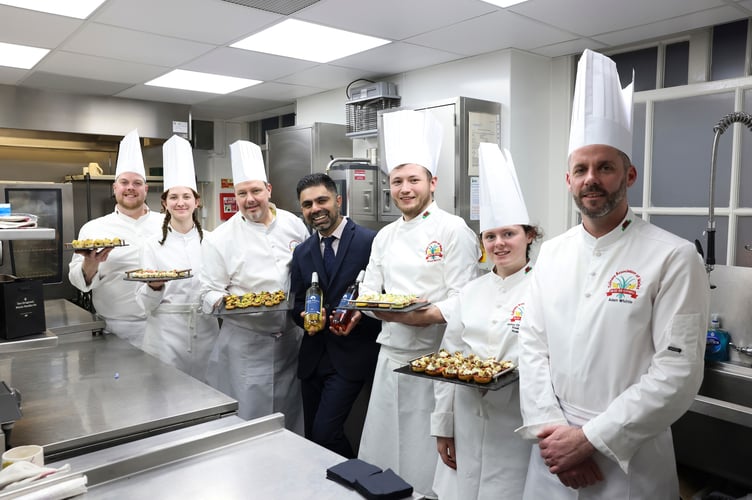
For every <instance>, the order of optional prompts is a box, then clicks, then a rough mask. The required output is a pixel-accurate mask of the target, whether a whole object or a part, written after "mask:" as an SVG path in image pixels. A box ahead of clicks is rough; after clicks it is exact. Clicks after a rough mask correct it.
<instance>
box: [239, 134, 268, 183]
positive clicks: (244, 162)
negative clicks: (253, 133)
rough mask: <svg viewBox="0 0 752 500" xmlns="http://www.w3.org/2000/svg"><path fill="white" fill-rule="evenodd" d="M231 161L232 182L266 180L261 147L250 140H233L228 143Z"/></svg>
mask: <svg viewBox="0 0 752 500" xmlns="http://www.w3.org/2000/svg"><path fill="white" fill-rule="evenodd" d="M230 159H231V161H232V182H233V183H235V184H238V183H240V182H246V181H264V182H267V180H266V170H265V169H264V157H263V156H262V155H261V148H260V147H258V146H257V145H256V144H254V143H252V142H250V141H235V142H233V143H232V144H230Z"/></svg>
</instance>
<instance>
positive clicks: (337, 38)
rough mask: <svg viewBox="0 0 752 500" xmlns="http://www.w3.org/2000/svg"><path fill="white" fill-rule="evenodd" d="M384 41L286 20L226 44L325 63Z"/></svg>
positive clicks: (294, 20)
mask: <svg viewBox="0 0 752 500" xmlns="http://www.w3.org/2000/svg"><path fill="white" fill-rule="evenodd" d="M387 43H390V42H389V40H384V39H383V38H375V37H372V36H367V35H360V34H358V33H352V32H350V31H344V30H338V29H335V28H327V27H325V26H320V25H318V24H312V23H307V22H304V21H298V20H297V19H287V20H285V21H282V22H281V23H279V24H276V25H274V26H272V27H271V28H268V29H265V30H264V31H261V32H259V33H256V34H255V35H251V36H249V37H248V38H245V39H243V40H241V41H239V42H236V43H233V44H232V45H230V47H235V48H238V49H245V50H254V51H256V52H265V53H267V54H274V55H278V56H285V57H294V58H295V59H304V60H306V61H314V62H318V63H326V62H329V61H333V60H335V59H341V58H343V57H346V56H349V55H352V54H357V53H358V52H363V51H364V50H368V49H372V48H374V47H379V46H381V45H385V44H387Z"/></svg>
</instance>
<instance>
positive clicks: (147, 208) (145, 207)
mask: <svg viewBox="0 0 752 500" xmlns="http://www.w3.org/2000/svg"><path fill="white" fill-rule="evenodd" d="M142 206H143V207H144V213H143V214H141V215H139V216H138V218H139V219H140V218H141V217H143V216H144V215H149V212H151V208H149V205H147V204H146V203H144V204H143V205H142ZM115 213H116V214H118V215H122V216H123V217H128V218H129V219H133V217H131V216H130V215H128V214H125V213H123V212H121V211H120V210H118V206H117V205H115ZM134 220H137V219H134Z"/></svg>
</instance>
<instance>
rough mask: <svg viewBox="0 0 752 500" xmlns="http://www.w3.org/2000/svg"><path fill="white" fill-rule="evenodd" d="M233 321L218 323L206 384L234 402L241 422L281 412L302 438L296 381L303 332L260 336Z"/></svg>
mask: <svg viewBox="0 0 752 500" xmlns="http://www.w3.org/2000/svg"><path fill="white" fill-rule="evenodd" d="M242 317H243V316H242V315H241V316H238V318H242ZM237 321H238V320H235V319H234V318H231V317H225V320H224V321H223V322H222V328H221V329H220V331H219V338H218V339H217V342H216V343H215V346H214V350H213V351H212V354H211V356H210V357H209V366H208V369H207V373H206V377H207V380H208V382H209V385H211V386H212V387H214V388H216V389H218V390H220V391H222V392H224V393H225V394H227V395H228V396H230V397H232V398H235V399H237V400H238V416H239V417H240V418H244V419H246V420H250V419H253V418H257V417H263V416H265V415H269V414H270V413H274V412H281V413H284V415H285V427H286V428H288V429H290V430H291V431H293V432H296V433H298V434H300V435H301V436H302V435H303V400H302V396H301V394H300V380H298V377H297V367H298V350H299V349H300V341H301V339H302V338H303V336H302V330H300V329H299V328H298V327H297V326H293V327H292V328H288V329H287V331H285V332H282V333H274V334H272V333H261V332H255V331H252V330H249V329H248V328H245V327H243V326H241V324H240V323H238V322H237ZM241 321H242V320H241Z"/></svg>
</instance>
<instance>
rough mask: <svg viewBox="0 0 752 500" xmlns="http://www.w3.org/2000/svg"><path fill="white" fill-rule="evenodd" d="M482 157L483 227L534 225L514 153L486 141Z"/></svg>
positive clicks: (482, 148)
mask: <svg viewBox="0 0 752 500" xmlns="http://www.w3.org/2000/svg"><path fill="white" fill-rule="evenodd" d="M478 157H479V159H480V230H481V232H483V231H486V230H488V229H494V228H497V227H503V226H512V225H516V224H523V225H526V224H530V217H529V216H528V214H527V207H526V206H525V198H524V197H523V196H522V189H520V183H519V181H518V180H517V171H516V170H515V169H514V162H513V161H512V154H511V153H510V152H509V150H507V149H505V150H504V152H503V153H502V151H501V149H499V146H498V145H496V144H493V143H489V142H482V143H480V146H479V147H478Z"/></svg>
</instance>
